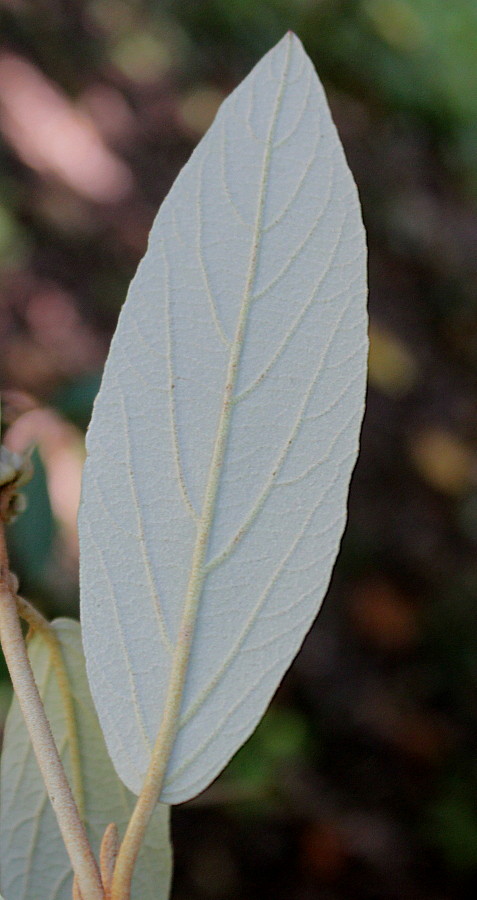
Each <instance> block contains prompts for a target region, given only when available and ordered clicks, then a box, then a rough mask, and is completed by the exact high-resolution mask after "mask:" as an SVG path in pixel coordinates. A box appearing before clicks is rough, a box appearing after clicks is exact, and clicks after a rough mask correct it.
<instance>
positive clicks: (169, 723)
mask: <svg viewBox="0 0 477 900" xmlns="http://www.w3.org/2000/svg"><path fill="white" fill-rule="evenodd" d="M290 55H291V40H290V41H289V44H288V50H287V56H286V60H285V66H284V69H283V75H282V79H281V83H280V86H279V89H278V92H277V96H276V100H275V107H274V110H273V114H272V117H271V121H270V127H269V131H268V135H267V140H266V143H265V153H264V157H263V164H262V178H261V184H260V192H259V198H258V204H257V215H256V220H255V228H254V234H253V242H252V252H251V257H250V264H249V270H248V275H247V281H246V284H245V289H244V294H243V298H242V303H241V308H240V313H239V318H238V322H237V328H236V332H235V338H234V341H233V344H232V349H231V354H230V359H229V365H228V369H227V378H226V383H225V389H224V397H223V404H222V410H221V414H220V418H219V423H218V427H217V435H216V440H215V445H214V450H213V453H212V459H211V463H210V468H209V473H208V479H207V487H206V491H205V496H204V504H203V511H202V515H201V518H200V521H199V526H198V531H197V537H196V543H195V546H194V551H193V555H192V562H191V570H190V575H189V581H188V585H187V590H186V595H185V601H184V610H183V613H182V619H181V624H180V628H179V635H178V640H177V644H176V648H175V652H174V656H173V661H172V667H171V675H170V679H169V685H168V690H167V696H166V702H165V705H164V712H163V716H162V721H161V725H160V728H159V732H158V735H157V738H156V742H155V745H154V749H153V753H152V758H151V764H150V766H149V772H151V771H152V770H153V769H154V770H155V776H156V778H155V779H154V780H155V787H156V789H157V797H158V798H159V795H160V791H161V790H162V785H163V782H164V777H165V774H166V769H167V765H168V762H169V758H170V755H171V752H172V749H173V744H174V740H175V737H176V733H177V728H178V723H179V714H180V708H181V701H182V693H183V689H184V684H185V679H186V675H187V669H188V664H189V657H190V651H191V645H192V638H193V635H194V627H195V622H196V618H197V612H198V608H199V604H200V599H201V596H202V589H203V585H204V580H205V572H204V560H205V555H206V553H207V548H208V543H209V538H210V532H211V528H212V525H213V521H214V514H215V505H216V499H217V493H218V489H219V483H220V476H221V472H222V466H223V462H224V457H225V452H226V449H227V441H228V436H229V430H230V421H231V415H232V408H233V394H234V389H235V385H236V382H237V375H238V369H239V364H240V358H241V354H242V349H243V344H244V339H245V332H246V327H247V319H248V313H249V309H250V304H251V299H252V290H253V285H254V282H255V276H256V271H257V264H258V257H259V251H260V236H261V231H262V220H263V212H264V207H265V200H266V191H267V183H268V176H269V170H270V163H271V156H272V148H273V138H274V132H275V127H276V123H277V119H278V114H279V111H280V107H281V103H282V100H283V94H284V90H285V85H286V79H287V74H288V69H289V64H290ZM156 779H157V780H156Z"/></svg>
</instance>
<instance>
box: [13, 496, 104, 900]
mask: <svg viewBox="0 0 477 900" xmlns="http://www.w3.org/2000/svg"><path fill="white" fill-rule="evenodd" d="M1 499H2V497H1V493H0V501H1ZM1 513H2V504H1V502H0V641H1V644H2V648H3V652H4V655H5V660H6V662H7V666H8V669H9V672H10V677H11V679H12V684H13V688H14V691H15V694H16V697H17V699H18V702H19V704H20V708H21V711H22V713H23V717H24V719H25V724H26V727H27V729H28V733H29V735H30V740H31V742H32V747H33V750H34V752H35V756H36V759H37V762H38V765H39V768H40V771H41V774H42V776H43V780H44V782H45V786H46V789H47V791H48V796H49V798H50V801H51V805H52V807H53V810H54V812H55V815H56V818H57V821H58V825H59V828H60V832H61V835H62V837H63V840H64V843H65V847H66V849H67V852H68V855H69V857H70V861H71V865H72V867H73V870H74V872H75V874H76V875H77V879H78V885H79V888H80V891H81V894H82V895H83V897H87V898H88V900H104V893H103V889H102V886H101V878H100V874H99V869H98V866H97V864H96V861H95V859H94V856H93V853H92V851H91V847H90V845H89V842H88V838H87V836H86V831H85V828H84V825H83V823H82V821H81V819H80V816H79V813H78V809H77V807H76V803H75V801H74V798H73V795H72V793H71V789H70V786H69V784H68V780H67V778H66V774H65V770H64V768H63V765H62V763H61V760H60V757H59V755H58V750H57V748H56V744H55V741H54V738H53V735H52V733H51V729H50V725H49V722H48V719H47V717H46V714H45V710H44V707H43V703H42V701H41V698H40V695H39V693H38V688H37V686H36V682H35V678H34V675H33V671H32V668H31V665H30V660H29V658H28V654H27V651H26V646H25V641H24V639H23V634H22V630H21V625H20V619H19V616H18V611H17V603H16V598H15V595H14V593H13V591H12V588H11V577H10V573H9V567H8V555H7V548H6V542H5V532H4V525H3V518H2V515H1Z"/></svg>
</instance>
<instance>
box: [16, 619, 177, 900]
mask: <svg viewBox="0 0 477 900" xmlns="http://www.w3.org/2000/svg"><path fill="white" fill-rule="evenodd" d="M52 628H53V630H54V633H55V634H56V636H57V638H58V641H59V645H60V652H61V658H62V660H63V663H64V667H65V669H64V671H65V672H66V681H65V682H64V683H65V685H66V686H67V688H68V687H69V689H70V691H71V698H72V713H73V715H72V717H71V716H69V715H68V712H67V704H65V694H64V693H62V691H61V689H60V687H59V683H58V678H57V671H58V670H57V667H56V665H55V664H54V656H53V655H52V652H51V646H50V645H49V644H48V643H47V641H46V640H45V638H44V637H43V636H42V635H40V634H38V633H37V634H35V636H34V637H33V638H32V640H31V641H30V642H29V655H30V659H31V662H32V666H33V670H34V673H35V679H36V681H37V683H38V686H39V689H40V693H41V696H42V698H43V700H44V703H45V707H46V712H47V715H48V718H49V720H50V722H51V724H52V727H53V733H54V736H55V740H56V743H57V746H58V749H59V752H60V755H61V759H62V762H63V764H64V766H65V769H66V772H67V775H68V779H69V781H70V784H71V786H72V788H73V790H74V793H75V799H76V801H77V803H78V805H79V807H80V809H82V810H83V812H84V815H85V820H86V825H87V831H88V836H89V838H90V841H91V844H92V847H93V850H94V852H95V855H96V857H97V858H98V855H99V847H100V844H101V838H102V836H103V834H104V830H105V828H106V826H107V825H108V824H109V823H110V822H115V823H116V824H117V826H118V829H119V832H120V834H122V833H124V830H125V826H126V823H127V821H128V820H129V817H130V814H131V811H132V809H133V807H134V803H135V798H134V796H133V795H132V794H131V793H130V792H129V791H128V790H127V789H126V788H125V787H124V785H123V784H122V782H121V781H120V780H119V778H118V776H117V775H116V772H115V771H114V768H113V766H112V764H111V761H110V759H109V756H108V754H107V751H106V747H105V744H104V739H103V736H102V733H101V729H100V727H99V723H98V720H97V717H96V713H95V710H94V706H93V703H92V700H91V695H90V693H89V688H88V682H87V678H86V672H85V666H84V657H83V651H82V646H81V634H80V627H79V624H78V623H77V622H73V621H71V620H68V619H57V620H56V621H55V622H53V624H52ZM0 800H1V806H0V847H1V850H0V859H1V886H2V890H3V891H4V892H5V894H6V896H7V897H8V900H71V886H72V873H71V867H70V863H69V859H68V856H67V854H66V850H65V849H64V846H63V842H62V839H61V836H60V833H59V830H58V826H57V824H56V819H55V817H54V813H53V811H52V808H51V805H50V801H49V799H48V797H47V794H46V791H45V787H44V785H43V781H42V778H41V776H40V772H39V769H38V766H37V763H36V759H35V757H34V755H33V750H32V747H31V744H30V741H29V738H28V734H27V731H26V728H25V725H24V723H23V718H22V715H21V712H20V709H19V706H18V703H17V701H16V700H14V701H13V704H12V707H11V709H10V712H9V714H8V717H7V723H6V728H5V738H4V749H3V755H2V764H1V781H0ZM170 874H171V850H170V844H169V809H168V807H166V806H164V805H162V804H161V805H158V807H157V808H156V811H155V813H154V818H153V821H152V823H151V825H150V828H149V830H148V832H147V835H146V842H145V846H144V847H143V849H142V853H141V856H140V857H139V862H138V864H137V869H136V873H135V877H134V881H133V893H132V900H166V898H167V897H168V896H169V882H170Z"/></svg>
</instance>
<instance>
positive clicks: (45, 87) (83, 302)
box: [0, 0, 477, 900]
mask: <svg viewBox="0 0 477 900" xmlns="http://www.w3.org/2000/svg"><path fill="white" fill-rule="evenodd" d="M288 28H292V29H293V30H295V31H296V32H297V34H298V35H299V36H300V37H301V39H302V40H303V42H304V44H305V48H306V49H307V51H308V52H309V54H310V55H311V56H312V58H313V60H314V62H315V65H316V67H317V70H318V72H319V74H320V76H321V78H322V79H323V81H324V83H325V87H326V90H327V94H328V97H329V102H330V105H331V108H332V112H333V115H334V118H335V121H336V123H337V127H338V130H339V133H340V135H341V138H342V141H343V143H344V145H345V150H346V154H347V157H348V161H349V164H350V167H351V169H352V171H353V173H354V175H355V178H356V181H357V183H358V187H359V191H360V195H361V200H362V204H363V214H364V220H365V224H366V227H367V230H368V236H369V254H370V259H369V266H370V314H371V326H370V328H371V331H370V335H371V351H370V376H369V399H368V408H367V413H366V418H365V423H364V428H363V439H362V451H361V456H360V460H359V463H358V466H357V468H356V471H355V475H354V479H353V485H352V493H351V500H350V516H349V524H348V528H347V531H346V535H345V538H344V541H343V545H342V550H341V554H340V557H339V560H338V563H337V565H336V569H335V573H334V577H333V581H332V585H331V588H330V591H329V594H328V597H327V599H326V602H325V604H324V606H323V609H322V612H321V614H320V616H319V618H318V621H317V622H316V624H315V626H314V627H313V629H312V631H311V633H310V635H309V637H308V638H307V640H306V642H305V645H304V647H303V649H302V652H301V654H300V656H299V657H298V659H297V661H296V663H295V664H294V666H293V668H292V670H291V671H290V672H289V673H288V675H287V677H286V679H285V681H284V683H283V685H282V687H281V688H280V690H279V692H278V694H277V697H276V698H275V701H274V703H273V705H272V708H271V709H270V711H269V712H268V713H267V715H266V717H265V719H264V721H263V723H262V724H261V725H260V727H259V728H258V730H257V732H256V733H255V735H254V736H253V737H252V738H251V740H250V741H249V743H248V744H247V745H246V746H245V747H244V748H243V749H242V750H241V751H240V752H239V754H238V755H237V757H236V758H235V759H234V761H233V762H232V764H231V765H230V767H229V769H228V770H227V771H226V772H225V773H224V774H223V775H222V776H221V777H220V779H219V780H218V781H217V782H216V783H215V784H214V785H213V786H212V787H211V788H210V789H209V790H208V791H207V792H206V793H205V794H204V795H202V796H201V797H200V798H198V799H197V800H196V801H195V802H192V803H190V804H187V805H186V806H184V807H181V808H179V809H177V810H175V811H174V817H173V830H174V843H175V850H176V877H175V883H174V893H173V897H174V900H185V898H187V900H234V898H239V897H240V898H243V897H247V898H250V900H255V898H256V900H268V898H270V900H271V898H273V900H282V898H284V900H313V898H318V900H394V898H400V900H451V898H456V897H459V898H466V897H469V898H470V897H472V898H473V897H475V892H476V889H477V552H476V551H477V416H476V412H477V410H476V406H477V293H476V289H477V252H476V250H477V3H476V0H452V2H448V0H149V2H148V0H129V2H128V0H34V2H33V0H0V31H1V36H2V38H1V50H0V131H1V140H2V143H1V146H0V265H1V274H0V291H1V296H0V372H1V382H2V387H3V389H4V392H3V410H2V412H3V417H4V422H3V426H2V427H3V430H4V431H5V430H7V431H8V434H7V439H8V442H9V446H10V447H11V448H12V449H18V450H19V449H21V448H22V447H24V446H27V445H29V444H30V443H32V442H34V443H35V445H36V448H37V449H36V450H35V453H34V461H35V465H36V470H35V477H34V480H33V481H32V483H31V484H30V486H29V488H28V495H29V509H28V512H27V513H26V514H25V515H24V516H22V517H20V518H19V519H18V520H17V522H16V523H15V524H14V525H13V526H11V528H10V532H9V538H10V551H11V558H12V568H13V569H14V570H15V571H16V572H17V573H18V575H19V576H20V580H21V584H22V590H23V593H24V594H25V595H26V596H29V597H30V599H32V600H33V601H34V602H35V603H36V604H37V605H38V606H39V607H40V608H41V609H42V610H43V611H44V612H45V613H46V614H48V615H49V616H56V615H64V614H66V615H77V601H78V583H77V580H78V576H77V569H78V547H77V535H76V525H75V520H76V511H77V504H78V496H79V479H80V474H81V467H82V461H83V456H84V449H83V439H84V430H85V428H86V425H87V423H88V420H89V417H90V414H91V407H92V403H93V399H94V396H95V393H96V391H97V389H98V385H99V380H100V376H101V369H102V366H103V363H104V359H105V355H106V353H107V349H108V346H109V341H110V339H111V335H112V333H113V330H114V327H115V323H116V319H117V315H118V312H119V309H120V306H121V303H122V302H123V299H124V297H125V294H126V290H127V285H128V283H129V280H130V279H131V277H132V275H133V273H134V271H135V268H136V266H137V263H138V260H139V259H140V257H141V256H142V254H143V253H144V250H145V246H146V240H147V233H148V230H149V227H150V225H151V222H152V219H153V217H154V215H155V213H156V211H157V208H158V206H159V204H160V202H161V200H162V198H163V197H164V195H165V193H166V192H167V191H168V189H169V188H170V186H171V184H172V182H173V180H174V178H175V176H176V175H177V173H178V171H179V169H180V168H181V166H182V165H183V164H184V162H185V161H186V160H187V158H188V156H189V154H190V152H191V150H192V149H193V147H194V145H195V143H196V142H197V141H198V140H199V139H200V137H201V135H202V134H203V133H204V131H205V130H206V129H207V127H208V126H209V125H210V123H211V121H212V120H213V117H214V114H215V112H216V110H217V107H218V105H219V104H220V102H221V101H222V99H223V98H224V97H225V96H226V95H227V93H228V92H229V91H230V90H232V89H233V88H234V87H235V85H236V84H237V83H238V82H239V81H240V80H241V78H242V77H243V76H244V75H246V74H247V73H248V71H249V70H250V68H251V66H252V65H253V64H254V63H255V62H256V61H257V60H258V59H259V57H260V56H261V55H262V54H263V53H264V52H266V51H267V50H268V49H269V48H270V47H271V46H272V45H273V44H274V43H275V42H276V41H277V40H278V39H279V38H280V37H281V36H282V35H283V33H284V31H285V30H287V29H288ZM0 674H1V677H2V679H3V680H2V682H1V686H0V721H1V722H3V721H4V717H5V712H6V709H7V707H8V702H9V687H8V680H7V676H6V671H5V668H4V667H3V668H2V669H1V672H0Z"/></svg>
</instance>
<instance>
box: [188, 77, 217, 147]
mask: <svg viewBox="0 0 477 900" xmlns="http://www.w3.org/2000/svg"><path fill="white" fill-rule="evenodd" d="M224 98H225V94H223V93H222V91H219V90H218V89H217V88H214V87H211V86H209V85H203V86H202V87H198V88H194V90H192V91H190V92H189V93H188V94H185V96H184V97H183V98H182V100H181V101H180V103H179V116H180V119H181V121H182V124H183V125H184V126H185V127H186V129H187V130H188V131H191V132H193V133H194V135H197V136H198V137H201V136H202V135H203V134H205V132H206V131H207V129H208V128H209V127H210V126H211V125H212V122H213V121H214V119H215V116H216V114H217V110H218V108H219V106H220V104H221V103H222V101H223V100H224Z"/></svg>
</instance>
